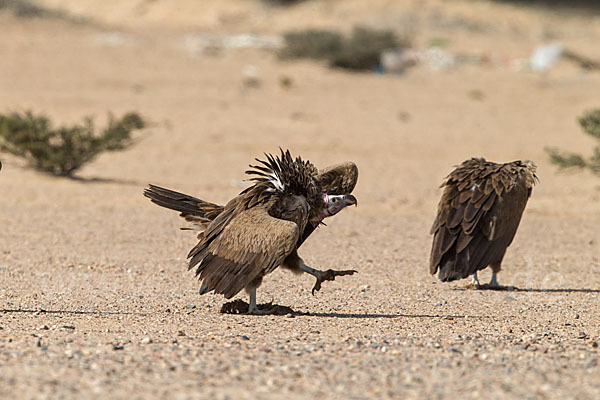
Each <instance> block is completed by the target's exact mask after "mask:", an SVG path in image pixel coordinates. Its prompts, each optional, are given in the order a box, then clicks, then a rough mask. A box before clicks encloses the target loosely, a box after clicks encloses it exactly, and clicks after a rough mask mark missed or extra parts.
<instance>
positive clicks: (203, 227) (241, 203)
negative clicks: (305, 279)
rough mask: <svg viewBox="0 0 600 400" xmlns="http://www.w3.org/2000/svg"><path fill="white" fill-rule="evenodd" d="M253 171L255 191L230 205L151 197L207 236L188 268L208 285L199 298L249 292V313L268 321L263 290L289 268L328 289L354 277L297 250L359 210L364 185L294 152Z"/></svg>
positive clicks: (170, 195)
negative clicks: (267, 279) (270, 277)
mask: <svg viewBox="0 0 600 400" xmlns="http://www.w3.org/2000/svg"><path fill="white" fill-rule="evenodd" d="M256 161H257V162H258V163H259V164H258V165H251V166H250V167H251V169H250V170H248V171H246V173H247V174H249V175H252V178H250V179H249V180H250V181H251V182H252V183H253V184H252V186H250V187H248V188H247V189H245V190H244V191H242V192H241V193H240V194H239V195H238V196H236V197H235V198H233V199H232V200H230V201H229V203H227V204H226V205H225V206H222V205H217V204H213V203H209V202H206V201H204V200H200V199H198V198H195V197H192V196H188V195H185V194H182V193H178V192H175V191H172V190H169V189H164V188H161V187H158V186H154V185H150V186H149V187H148V188H147V189H145V190H144V196H146V197H148V198H150V199H151V200H152V202H153V203H155V204H158V205H160V206H162V207H166V208H169V209H172V210H175V211H179V212H180V216H182V217H183V218H185V219H186V221H188V222H190V223H192V225H193V228H188V229H197V230H200V231H201V233H200V234H199V235H198V239H199V242H198V244H197V245H196V246H195V247H194V248H193V249H192V250H191V251H190V252H189V254H188V258H189V267H188V269H192V268H194V267H195V268H196V276H199V279H200V280H201V281H202V285H201V288H200V294H205V293H209V292H211V291H214V292H215V293H218V294H222V295H224V296H225V298H227V299H230V298H232V297H233V296H235V295H236V294H237V293H239V292H240V291H241V290H242V289H245V290H246V292H247V293H248V294H249V295H250V305H249V310H248V312H249V313H251V314H264V313H268V312H269V310H261V309H259V308H258V307H257V304H256V288H257V287H258V286H260V284H261V282H262V279H263V277H264V276H265V275H267V274H269V273H271V272H273V271H274V270H275V269H276V268H277V267H279V266H282V267H284V268H286V269H290V270H292V271H294V272H297V273H302V272H307V273H309V274H311V275H313V276H315V278H316V279H317V281H316V283H315V286H314V287H313V294H314V292H315V291H318V290H319V289H320V288H321V283H322V282H323V281H326V280H334V279H335V277H336V276H343V275H351V274H353V273H355V272H356V271H354V270H344V271H335V270H331V269H329V270H327V271H319V270H316V269H313V268H311V267H309V266H308V265H306V264H305V263H304V261H303V260H302V258H300V257H299V256H298V253H297V250H298V247H300V245H301V244H302V243H303V242H304V240H306V238H307V237H308V236H309V235H310V234H311V233H312V232H313V231H314V230H315V229H316V228H317V227H318V226H319V224H321V223H322V220H323V219H324V218H327V217H330V216H333V215H335V214H337V213H338V212H339V211H341V210H342V209H343V208H345V207H346V206H348V205H351V204H354V205H356V198H355V197H354V196H352V195H351V194H350V193H351V192H352V190H353V189H354V186H355V185H356V181H357V179H358V169H357V168H356V165H355V164H354V163H351V162H347V163H343V164H339V165H335V166H332V167H329V168H326V169H325V170H323V171H321V172H320V173H319V171H318V170H317V169H316V168H315V166H314V165H313V164H312V163H310V162H309V161H303V160H302V159H301V158H300V157H297V158H296V159H293V158H292V156H291V155H290V152H289V151H286V152H284V151H283V150H281V155H280V156H275V157H274V156H272V155H270V154H267V155H266V161H262V160H259V159H256Z"/></svg>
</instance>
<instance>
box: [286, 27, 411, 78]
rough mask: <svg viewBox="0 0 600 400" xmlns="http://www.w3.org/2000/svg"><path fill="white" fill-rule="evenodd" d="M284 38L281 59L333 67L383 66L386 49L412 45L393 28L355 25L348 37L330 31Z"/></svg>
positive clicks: (368, 67)
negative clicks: (381, 59) (317, 62)
mask: <svg viewBox="0 0 600 400" xmlns="http://www.w3.org/2000/svg"><path fill="white" fill-rule="evenodd" d="M284 41H285V45H284V47H283V48H282V49H281V50H280V52H279V53H278V55H279V57H280V58H283V59H299V58H308V59H315V60H325V61H327V62H328V64H329V65H330V66H332V67H338V68H346V69H352V70H366V69H373V68H375V67H377V66H378V65H379V60H380V57H381V53H382V52H383V51H385V50H388V49H394V48H398V47H406V46H408V43H407V41H406V40H401V39H399V38H398V37H397V36H396V34H395V33H394V32H392V31H390V30H381V29H372V28H365V27H355V28H354V30H353V31H352V34H351V35H350V37H347V38H345V37H344V36H342V35H341V34H340V33H338V32H334V31H328V30H315V29H308V30H304V31H297V32H288V33H286V34H285V35H284Z"/></svg>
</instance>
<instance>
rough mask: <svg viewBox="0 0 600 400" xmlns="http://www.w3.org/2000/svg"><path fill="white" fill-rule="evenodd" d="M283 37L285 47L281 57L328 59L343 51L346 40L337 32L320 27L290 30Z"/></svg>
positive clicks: (280, 54)
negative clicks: (320, 28)
mask: <svg viewBox="0 0 600 400" xmlns="http://www.w3.org/2000/svg"><path fill="white" fill-rule="evenodd" d="M283 39H284V40H285V47H284V48H283V49H281V51H280V52H279V57H280V58H283V59H297V58H310V59H314V60H327V59H330V58H331V56H332V54H336V53H338V52H339V51H341V49H342V45H343V41H344V38H343V36H342V35H341V34H339V33H337V32H333V31H327V30H319V29H307V30H304V31H297V32H288V33H286V34H285V35H284V36H283Z"/></svg>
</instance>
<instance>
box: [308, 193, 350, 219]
mask: <svg viewBox="0 0 600 400" xmlns="http://www.w3.org/2000/svg"><path fill="white" fill-rule="evenodd" d="M322 196H323V202H324V203H325V204H324V206H321V208H320V211H321V212H322V213H321V215H320V216H319V215H315V218H314V219H313V221H317V217H320V219H319V220H318V221H317V222H320V221H321V220H323V219H324V218H327V217H331V216H334V215H335V214H337V213H339V212H340V211H342V210H343V209H344V208H345V207H347V206H351V205H357V201H356V197H354V196H352V195H351V194H334V195H329V194H327V193H323V194H322Z"/></svg>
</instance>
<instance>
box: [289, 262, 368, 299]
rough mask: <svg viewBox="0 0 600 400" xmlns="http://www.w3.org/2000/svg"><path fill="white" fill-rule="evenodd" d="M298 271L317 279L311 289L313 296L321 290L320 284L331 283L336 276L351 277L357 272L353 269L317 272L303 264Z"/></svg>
mask: <svg viewBox="0 0 600 400" xmlns="http://www.w3.org/2000/svg"><path fill="white" fill-rule="evenodd" d="M300 269H301V270H302V271H304V272H308V273H309V274H311V275H312V276H314V277H315V278H317V282H316V283H315V286H313V288H312V294H313V296H314V295H315V292H318V291H319V290H321V283H323V281H333V280H335V277H336V276H344V275H352V274H354V273H357V272H358V271H355V270H353V269H347V270H343V271H334V270H332V269H328V270H327V271H319V270H318V269H314V268H311V267H309V266H308V265H306V264H304V263H302V265H301V266H300Z"/></svg>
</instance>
